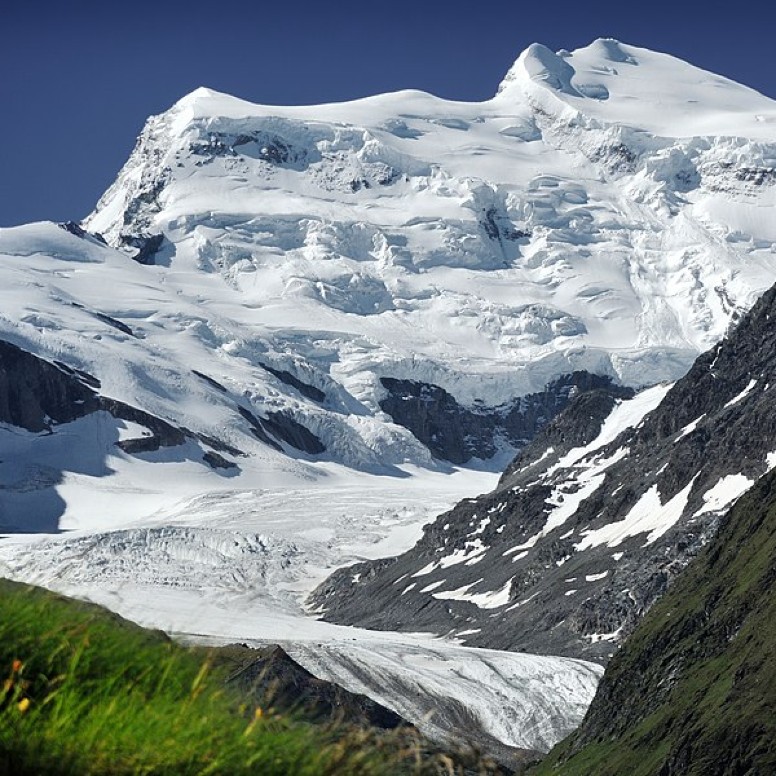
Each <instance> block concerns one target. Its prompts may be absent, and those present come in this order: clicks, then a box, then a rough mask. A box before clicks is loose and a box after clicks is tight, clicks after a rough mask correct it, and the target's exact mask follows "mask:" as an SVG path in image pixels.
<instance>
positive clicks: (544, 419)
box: [380, 372, 633, 464]
mask: <svg viewBox="0 0 776 776" xmlns="http://www.w3.org/2000/svg"><path fill="white" fill-rule="evenodd" d="M380 382H381V383H382V385H383V387H384V388H385V389H386V390H387V391H388V396H387V397H385V398H384V399H382V400H381V401H380V409H382V410H383V412H386V413H388V414H389V415H390V416H391V418H392V419H393V421H394V422H395V423H398V424H399V425H401V426H404V427H405V428H407V429H409V430H410V431H411V432H412V433H413V434H414V435H415V437H417V439H418V440H420V441H421V442H422V443H423V444H424V445H426V447H428V449H429V450H430V451H431V452H432V453H433V454H434V455H435V456H436V457H437V458H441V459H443V460H446V461H450V462H451V463H455V464H464V463H466V462H467V461H470V460H471V459H472V458H483V459H484V458H491V457H493V456H494V455H495V454H496V452H497V451H498V443H499V440H500V439H502V440H504V441H506V442H508V443H509V444H511V445H513V446H515V447H518V448H519V447H522V446H523V445H525V444H526V443H527V442H528V441H529V440H531V439H533V438H534V436H536V434H537V433H538V432H539V431H540V430H541V429H542V428H543V427H544V426H545V425H547V423H548V422H549V421H550V420H552V418H554V417H555V416H556V415H557V414H558V413H559V412H560V411H561V410H562V409H563V408H564V407H565V406H567V405H568V403H569V402H570V401H571V399H572V398H573V397H574V396H575V395H577V394H578V393H580V392H584V391H593V390H596V389H605V390H606V391H608V392H609V393H610V394H612V395H616V396H621V397H630V396H632V395H633V391H631V390H630V389H628V388H622V387H620V386H616V385H614V384H613V383H612V381H611V378H609V377H602V376H600V375H594V374H590V373H589V372H573V373H572V374H570V375H566V376H565V377H561V378H559V379H557V380H554V381H553V382H552V383H550V384H549V385H548V386H547V387H546V388H545V389H544V390H543V391H540V392H538V393H532V394H528V395H527V396H523V397H521V398H520V399H518V400H517V401H515V402H513V403H511V404H507V405H502V406H499V407H485V406H475V407H471V408H469V407H464V406H462V405H461V404H459V403H458V401H456V399H455V397H453V396H452V395H451V394H449V393H448V392H447V391H446V390H445V389H444V388H440V387H439V386H437V385H431V384H429V383H421V382H416V381H414V380H397V379H395V378H393V377H383V378H381V380H380Z"/></svg>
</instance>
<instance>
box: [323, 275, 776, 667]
mask: <svg viewBox="0 0 776 776" xmlns="http://www.w3.org/2000/svg"><path fill="white" fill-rule="evenodd" d="M774 321H776V287H775V288H774V289H771V290H770V291H768V292H767V293H766V294H765V295H764V296H763V298H762V299H761V300H760V301H759V302H758V303H757V304H756V306H755V307H754V309H753V310H752V311H751V313H750V314H748V315H747V316H745V317H744V318H743V319H742V321H741V322H740V323H739V325H738V326H737V327H736V328H735V329H734V330H733V331H732V332H731V334H730V335H729V336H728V337H727V338H725V339H724V340H723V341H722V342H721V343H719V345H717V346H715V347H714V348H712V349H711V350H709V351H708V352H706V353H704V354H703V355H702V356H700V357H699V358H698V360H697V361H696V362H695V364H694V365H693V367H692V368H691V370H690V371H689V373H688V374H687V375H686V376H685V377H684V378H682V379H681V380H679V381H678V382H677V383H676V384H675V385H673V386H672V387H670V388H669V386H666V387H664V388H662V389H661V388H656V389H651V391H648V392H645V393H643V394H640V395H637V396H636V397H635V398H634V399H630V400H621V399H617V398H614V397H613V396H612V395H607V394H606V392H600V391H599V392H591V393H589V394H583V395H581V396H579V397H578V398H577V399H576V400H575V402H573V403H572V404H571V405H570V406H569V407H568V408H567V409H566V410H565V411H564V412H563V413H562V414H561V415H560V416H559V417H557V418H556V419H555V420H554V421H553V422H552V423H551V424H550V425H549V426H548V427H547V428H546V429H545V430H544V431H543V432H542V433H541V434H540V435H539V436H538V437H537V438H536V439H535V440H534V442H533V443H532V444H531V445H529V446H528V447H527V448H526V449H525V450H524V451H523V452H522V453H521V454H520V455H519V456H518V457H517V459H516V460H515V461H514V462H513V463H512V465H511V466H510V467H509V468H508V469H507V471H506V472H505V474H504V475H503V477H502V479H501V481H500V483H499V486H498V487H497V489H496V490H495V491H493V492H492V493H488V494H485V495H483V496H480V497H477V498H472V499H466V500H464V501H463V502H461V503H460V504H459V505H458V506H456V507H455V508H454V509H453V510H452V511H450V512H448V513H446V514H444V515H442V516H440V517H439V518H438V519H437V520H436V521H435V522H434V523H432V524H431V525H429V526H427V527H426V529H425V532H424V536H423V538H422V539H421V541H420V542H419V543H418V544H417V545H416V546H415V547H414V548H413V549H412V550H410V551H409V552H407V553H405V554H404V555H401V556H399V557H398V558H390V559H385V560H381V561H375V562H370V563H365V564H362V565H359V566H356V567H352V568H349V569H343V570H341V571H339V572H337V573H335V575H333V576H332V577H331V578H330V579H329V580H328V581H327V582H326V583H324V585H322V586H321V587H320V588H319V589H318V591H317V592H316V593H315V595H314V596H313V600H314V602H315V603H316V604H317V605H319V606H320V607H321V610H322V611H323V612H324V613H325V617H326V618H327V619H330V620H332V621H335V622H340V623H349V622H359V623H360V624H362V625H367V626H368V627H373V628H386V629H387V628H390V629H401V628H406V629H414V630H417V629H419V628H420V629H429V630H432V631H434V632H437V633H440V634H446V635H457V636H459V637H460V638H462V639H464V640H465V643H467V644H471V645H485V644H487V645H489V646H494V645H495V646H497V647H498V648H502V649H512V650H525V651H532V652H546V653H551V654H564V655H569V656H585V657H588V658H591V657H592V658H595V659H601V660H605V659H606V658H607V657H608V656H609V655H611V654H612V652H613V651H614V650H615V649H616V647H617V645H618V644H619V643H620V642H621V641H622V640H623V639H624V638H625V637H626V636H627V635H628V634H629V633H630V632H631V631H632V630H633V628H634V627H635V625H636V623H637V622H638V621H639V619H640V617H641V616H643V614H644V613H645V612H646V611H647V610H648V609H649V607H650V606H651V605H652V604H653V603H654V602H655V601H656V600H657V599H658V598H660V596H661V595H663V594H664V593H665V591H666V590H667V589H668V587H669V585H670V584H671V582H672V581H673V579H674V578H675V577H676V575H677V574H678V573H679V572H680V571H681V570H682V569H684V568H685V567H686V566H687V564H688V563H689V562H690V561H691V560H692V558H693V557H695V556H696V555H697V553H698V552H699V551H700V549H701V548H702V547H703V546H704V545H705V544H706V543H707V542H708V541H709V540H710V539H711V538H712V537H713V536H714V534H715V533H716V531H717V528H718V525H719V521H720V516H721V515H722V514H723V513H724V511H725V510H726V509H727V508H728V507H729V505H730V504H731V503H732V502H733V501H734V500H735V499H736V498H737V497H738V496H740V495H741V494H742V493H744V492H745V491H746V490H748V488H749V487H751V485H752V484H753V483H754V481H755V480H756V479H757V478H759V477H760V476H761V475H762V474H763V473H765V472H766V471H768V470H769V469H770V468H772V466H773V465H774V463H776V456H775V455H774V453H776V425H774V417H776V326H775V325H774ZM661 399H662V400H661ZM658 402H659V403H658ZM649 410H651V411H649ZM618 417H619V421H618Z"/></svg>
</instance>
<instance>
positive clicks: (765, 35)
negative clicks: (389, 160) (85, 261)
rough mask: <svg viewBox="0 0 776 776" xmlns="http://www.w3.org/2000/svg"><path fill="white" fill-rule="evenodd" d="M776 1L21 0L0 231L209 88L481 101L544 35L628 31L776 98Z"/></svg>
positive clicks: (101, 186) (69, 188) (68, 189)
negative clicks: (152, 119)
mask: <svg viewBox="0 0 776 776" xmlns="http://www.w3.org/2000/svg"><path fill="white" fill-rule="evenodd" d="M774 6H776V3H770V2H768V0H756V1H754V0H738V1H737V2H730V1H729V0H728V2H717V1H716V0H707V1H706V2H702V3H701V2H695V1H694V0H685V1H684V2H682V0H672V1H671V2H668V1H667V0H643V1H642V2H638V1H636V2H633V0H619V1H618V2H613V1H612V0H588V1H584V0H579V2H561V1H558V0H556V1H555V2H552V0H533V1H532V2H525V1H520V0H513V1H512V2H488V1H487V0H479V1H478V0H468V2H459V1H458V0H448V1H447V2H438V1H437V0H425V1H424V0H415V2H409V0H363V1H362V2H351V1H350V0H344V1H343V2H334V3H326V2H317V3H305V2H291V1H289V0H274V1H273V2H261V1H260V0H258V1H257V0H242V2H239V3H236V2H232V1H231V0H211V2H200V1H199V0H191V2H187V3H184V2H177V1H171V0H157V1H156V2H148V0H136V1H135V2H126V3H111V2H110V1H109V0H103V1H102V2H92V1H91V0H86V1H85V2H79V0H70V1H69V2H61V0H60V1H59V2H54V1H53V0H39V2H19V1H18V0H6V4H4V6H3V10H2V11H0V106H2V110H1V112H0V175H2V178H0V181H1V185H2V188H0V226H9V225H13V224H18V223H24V222H27V221H34V220H42V219H52V220H65V219H76V220H77V219H80V218H82V217H84V216H85V215H86V214H87V213H88V212H89V211H90V210H91V209H92V207H93V206H94V204H95V202H96V201H97V199H98V198H99V196H100V194H101V193H102V192H103V191H104V190H105V188H107V186H108V185H109V184H110V183H111V181H112V180H113V178H114V177H115V175H116V173H117V171H118V170H119V168H120V167H121V165H122V164H123V162H124V161H125V159H126V157H127V155H128V154H129V152H130V151H131V149H132V146H133V144H134V141H135V138H136V136H137V134H138V133H139V131H140V129H141V127H142V125H143V122H144V120H145V118H146V117H147V116H148V115H150V114H152V113H159V112H161V111H163V110H165V109H166V108H168V107H169V106H170V105H171V104H172V103H173V102H175V101H176V100H177V99H179V98H180V97H182V96H183V95H184V94H186V93H187V92H189V91H191V90H192V89H194V88H196V87H197V86H209V87H211V88H214V89H217V90H219V91H224V92H229V93H231V94H235V95H237V96H239V97H242V98H245V99H248V100H251V101H255V102H262V103H266V104H280V105H284V104H285V105H291V104H305V103H317V102H328V101H333V100H345V99H350V98H354V97H361V96H365V95H368V94H374V93H377V92H383V91H393V90H396V89H402V88H418V89H424V90H426V91H429V92H432V93H434V94H437V95H440V96H443V97H448V98H452V99H462V100H481V99H486V98H488V97H490V96H491V95H492V94H493V93H494V92H495V89H496V87H497V85H498V83H499V81H500V80H501V77H502V76H503V75H504V73H505V72H506V71H507V69H508V68H509V66H510V65H511V64H512V62H513V61H514V59H515V58H516V57H517V56H518V54H519V53H520V51H522V50H523V49H524V48H525V47H526V46H527V45H528V44H529V43H532V42H534V41H539V42H541V43H544V44H546V45H548V46H549V47H550V48H553V49H559V48H568V49H572V48H577V47H579V46H584V45H587V44H588V43H589V42H590V41H591V40H593V39H595V38H597V37H615V38H618V39H620V40H622V41H625V42H628V43H632V44H634V45H639V46H646V47H648V48H653V49H657V50H660V51H666V52H669V53H671V54H674V55H676V56H679V57H681V58H682V59H686V60H689V61H691V62H693V63H694V64H696V65H698V66H700V67H704V68H706V69H708V70H712V71H714V72H717V73H720V74H722V75H725V76H727V77H729V78H733V79H734V80H737V81H740V82H742V83H745V84H747V85H749V86H751V87H753V88H755V89H758V90H759V91H761V92H764V93H765V94H768V95H770V96H773V97H776V67H774V65H775V64H776V56H775V55H774V51H775V48H774V43H773V34H774V33H773V30H774V27H776V9H775V8H774ZM774 140H776V138H774Z"/></svg>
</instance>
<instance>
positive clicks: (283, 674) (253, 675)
mask: <svg viewBox="0 0 776 776" xmlns="http://www.w3.org/2000/svg"><path fill="white" fill-rule="evenodd" d="M215 654H216V655H217V659H218V661H219V662H225V663H228V664H230V665H233V666H234V670H233V672H232V675H231V677H230V680H229V681H230V684H235V685H237V687H239V688H240V689H241V690H242V691H243V692H248V693H250V694H251V695H252V696H254V697H255V698H256V699H257V700H258V701H259V702H260V703H262V704H269V705H271V706H272V707H273V708H275V709H276V710H278V711H283V712H293V713H295V714H299V713H303V714H304V716H305V717H306V718H309V719H311V720H313V721H315V722H340V723H341V722H347V723H348V724H352V725H358V726H359V727H378V728H383V729H386V730H392V729H394V728H397V727H399V726H400V725H407V724H408V723H406V722H405V721H404V720H402V718H401V717H400V716H399V715H398V714H396V713H394V712H393V711H391V710H390V709H387V708H385V706H381V705H380V704H379V703H376V702H375V701H373V700H371V699H370V698H367V697H366V696H365V695H357V694H355V693H351V692H348V691H347V690H345V689H344V688H342V687H340V686H339V685H338V684H334V683H332V682H327V681H324V680H323V679H318V678H317V677H315V676H313V675H312V674H311V673H310V672H309V671H307V670H306V669H305V668H303V667H302V666H300V665H299V663H297V662H296V661H294V660H292V658H290V657H289V656H288V654H287V653H286V652H285V650H284V649H283V648H282V647H279V646H277V645H272V646H269V647H265V648H263V649H250V648H248V647H241V646H239V645H234V646H230V647H222V648H220V649H218V650H217V651H216V653H215Z"/></svg>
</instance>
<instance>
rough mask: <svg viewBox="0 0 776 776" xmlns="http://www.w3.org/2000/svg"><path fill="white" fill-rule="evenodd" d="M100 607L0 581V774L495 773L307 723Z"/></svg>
mask: <svg viewBox="0 0 776 776" xmlns="http://www.w3.org/2000/svg"><path fill="white" fill-rule="evenodd" d="M229 674H230V660H224V655H223V654H222V653H220V652H219V651H218V650H204V649H194V650H192V649H186V648H184V647H181V646H179V645H177V644H175V643H173V642H171V641H170V640H169V639H168V638H167V637H166V636H165V635H164V634H162V633H158V632H153V631H147V630H144V629H142V628H140V627H138V626H135V625H133V624H132V623H129V622H127V621H125V620H123V619H121V618H120V617H118V616H116V615H113V614H111V613H110V612H107V611H105V610H104V609H101V608H100V607H97V606H93V605H90V604H86V603H83V602H79V601H73V600H70V599H66V598H63V597H61V596H58V595H55V594H52V593H50V592H48V591H45V590H41V589H39V588H33V587H28V586H24V585H19V584H16V583H12V582H9V581H7V580H0V774H3V775H5V774H14V776H26V775H27V774H36V776H38V775H40V774H49V773H51V774H64V775H69V774H73V776H75V774H78V776H83V775H84V774H91V775H97V774H119V775H121V774H164V775H165V776H166V775H167V774H169V775H170V776H173V774H174V775H175V776H186V775H187V774H202V775H203V776H204V774H229V775H230V776H232V775H233V774H235V775H237V774H261V776H275V775H276V774H277V776H287V775H288V774H300V775H302V774H310V776H325V775H326V774H332V775H333V774H337V776H349V775H350V774H353V775H355V774H359V776H361V774H365V775H371V774H374V775H375V776H382V774H386V776H387V775H388V774H391V775H393V774H444V773H449V774H455V773H464V772H466V773H470V772H471V773H482V774H486V773H497V772H500V771H498V770H497V769H496V768H495V766H490V765H488V764H487V763H484V762H476V763H475V764H474V765H472V763H471V762H470V763H468V764H467V765H466V766H464V765H463V764H462V763H461V761H460V760H459V759H457V758H455V757H452V758H451V757H448V756H446V755H444V754H440V753H438V752H429V751H428V750H427V749H426V748H425V743H424V742H423V741H422V740H421V739H420V738H419V737H417V736H416V735H415V734H414V733H413V732H412V731H411V730H407V729H406V728H404V729H399V730H397V731H395V732H385V731H381V732H377V731H375V730H373V729H364V728H363V727H362V728H361V729H359V728H356V727H353V726H345V725H343V724H338V723H326V724H309V723H307V722H305V721H303V718H302V717H301V716H300V715H295V714H294V713H288V712H275V711H273V710H272V709H271V708H265V707H264V706H263V705H262V703H261V698H260V697H258V698H257V696H256V694H255V693H250V692H246V691H245V688H240V687H238V686H236V685H234V684H232V685H230V684H228V682H227V680H228V678H229Z"/></svg>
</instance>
